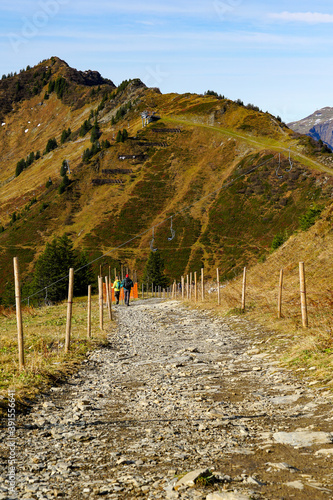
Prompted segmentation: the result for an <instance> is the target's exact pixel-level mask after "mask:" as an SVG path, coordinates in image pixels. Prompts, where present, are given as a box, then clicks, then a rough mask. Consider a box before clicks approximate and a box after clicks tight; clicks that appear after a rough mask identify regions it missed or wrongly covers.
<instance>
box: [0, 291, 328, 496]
mask: <svg viewBox="0 0 333 500" xmlns="http://www.w3.org/2000/svg"><path fill="white" fill-rule="evenodd" d="M116 316H117V321H118V330H117V333H116V334H110V336H109V340H110V344H109V347H108V348H105V349H101V350H98V351H95V352H93V353H91V354H90V356H89V358H88V360H87V362H86V363H84V364H83V366H82V369H81V370H80V372H79V373H77V374H76V375H75V376H73V377H72V378H71V379H70V380H69V381H68V382H67V383H66V384H64V385H62V386H59V387H53V388H51V391H50V393H49V394H44V395H42V396H41V397H40V398H39V400H38V401H37V402H36V404H35V406H34V407H33V408H32V410H31V412H30V413H29V414H28V415H26V416H23V415H22V416H20V417H19V418H18V420H17V424H18V428H17V431H16V440H17V450H20V453H19V455H20V456H19V458H18V462H19V463H18V467H17V480H16V492H17V498H20V499H21V498H22V499H23V498H25V499H30V498H34V499H37V498H39V499H53V498H70V499H82V498H87V499H88V498H89V499H90V498H99V497H101V496H103V497H104V498H112V499H124V500H125V499H126V500H129V499H132V498H133V499H134V498H142V499H151V500H152V499H162V498H163V499H164V498H181V499H193V500H194V499H196V500H201V499H208V500H214V499H219V498H225V499H236V500H237V499H239V500H241V499H246V498H248V499H249V498H252V499H270V500H273V499H290V498H293V499H307V500H309V499H333V472H332V456H333V433H332V431H333V416H332V393H330V392H329V391H327V390H326V389H325V388H319V389H314V388H313V387H309V386H308V384H307V383H306V382H305V381H303V382H302V381H300V380H297V379H296V378H295V377H294V375H293V374H292V373H291V372H289V371H286V370H283V369H280V368H279V365H278V362H277V360H276V359H275V356H276V354H274V353H269V352H266V350H265V349H266V347H265V346H266V345H268V344H266V343H265V341H266V339H267V332H263V331H262V329H261V328H260V327H256V326H254V325H251V324H250V323H248V322H247V321H246V320H244V319H242V318H238V317H230V318H228V319H227V320H223V319H219V318H212V317H211V316H210V315H209V313H203V312H201V311H197V310H191V309H187V308H186V307H184V306H183V305H181V304H180V303H177V302H175V301H171V302H163V301H160V300H158V299H153V300H149V301H144V302H142V301H137V302H135V303H132V304H131V306H130V307H128V308H126V307H124V306H119V307H118V309H117V312H116ZM2 434H3V432H2ZM7 453H8V450H6V439H4V440H3V443H2V453H1V456H2V460H1V469H0V476H1V478H2V481H0V483H1V486H0V499H5V498H14V497H10V496H8V493H7V492H6V488H7V486H8V483H6V481H7V478H6V471H7V460H6V456H7V455H6V454H7ZM192 471H196V472H195V473H194V474H193V475H192V476H187V475H186V474H187V473H189V472H192ZM207 471H209V472H207ZM184 476H185V477H184ZM1 478H0V479H1Z"/></svg>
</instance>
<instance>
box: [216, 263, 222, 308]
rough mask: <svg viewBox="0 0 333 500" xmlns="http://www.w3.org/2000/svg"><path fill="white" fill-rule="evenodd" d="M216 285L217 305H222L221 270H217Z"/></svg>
mask: <svg viewBox="0 0 333 500" xmlns="http://www.w3.org/2000/svg"><path fill="white" fill-rule="evenodd" d="M216 283H217V305H218V306H219V305H221V297H220V271H219V268H217V269H216Z"/></svg>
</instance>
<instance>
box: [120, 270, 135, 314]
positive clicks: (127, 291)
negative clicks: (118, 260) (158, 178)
mask: <svg viewBox="0 0 333 500" xmlns="http://www.w3.org/2000/svg"><path fill="white" fill-rule="evenodd" d="M120 286H121V287H122V288H123V289H124V297H125V305H126V306H129V299H130V295H131V288H132V286H133V281H132V280H131V278H130V277H129V276H128V274H126V276H125V279H123V281H122V282H121V285H120Z"/></svg>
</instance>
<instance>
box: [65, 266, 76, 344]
mask: <svg viewBox="0 0 333 500" xmlns="http://www.w3.org/2000/svg"><path fill="white" fill-rule="evenodd" d="M73 288H74V269H73V268H72V267H71V268H70V270H69V284H68V303H67V321H66V340H65V353H67V352H68V351H69V349H70V343H71V328H72V310H73Z"/></svg>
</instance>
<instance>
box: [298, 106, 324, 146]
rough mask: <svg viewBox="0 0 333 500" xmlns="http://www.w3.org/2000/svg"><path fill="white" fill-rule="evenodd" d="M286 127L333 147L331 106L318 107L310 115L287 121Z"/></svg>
mask: <svg viewBox="0 0 333 500" xmlns="http://www.w3.org/2000/svg"><path fill="white" fill-rule="evenodd" d="M288 127H289V128H291V129H292V130H294V131H295V132H298V133H300V134H306V135H309V136H310V137H312V138H313V139H316V141H319V140H321V141H323V143H325V144H327V145H328V146H329V147H330V148H332V149H333V108H330V107H325V108H321V109H318V110H317V111H315V112H314V113H312V115H309V116H307V117H306V118H303V119H302V120H299V121H297V122H291V123H288Z"/></svg>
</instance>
